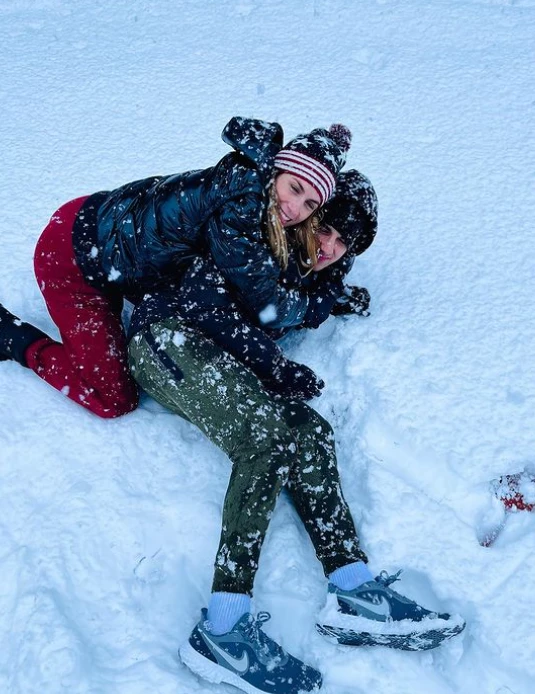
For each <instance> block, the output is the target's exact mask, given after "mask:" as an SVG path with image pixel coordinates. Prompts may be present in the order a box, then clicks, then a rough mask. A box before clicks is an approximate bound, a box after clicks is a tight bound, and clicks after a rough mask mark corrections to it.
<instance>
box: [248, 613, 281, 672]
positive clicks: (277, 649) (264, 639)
mask: <svg viewBox="0 0 535 694" xmlns="http://www.w3.org/2000/svg"><path fill="white" fill-rule="evenodd" d="M270 619H271V615H270V613H269V612H259V613H258V614H257V615H256V619H255V618H254V617H253V616H251V619H250V620H249V623H248V624H247V625H246V626H245V629H244V631H245V633H246V634H247V636H248V638H249V639H250V640H251V646H252V647H253V649H254V651H255V653H256V655H257V657H258V660H259V661H260V662H261V663H262V664H263V665H266V666H267V667H268V669H272V668H275V667H277V666H279V665H283V664H284V663H285V662H286V660H287V658H288V656H287V654H286V652H285V651H284V649H283V648H282V646H279V644H278V643H277V642H276V641H273V639H270V638H269V636H268V635H267V634H265V633H264V632H263V631H262V628H263V626H264V624H265V623H266V622H267V621H269V620H270Z"/></svg>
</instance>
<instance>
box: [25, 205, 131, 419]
mask: <svg viewBox="0 0 535 694" xmlns="http://www.w3.org/2000/svg"><path fill="white" fill-rule="evenodd" d="M86 199H87V198H85V197H84V198H77V199H76V200H71V201H70V202H68V203H66V204H65V205H63V206H62V207H60V208H59V210H57V211H56V212H55V213H54V214H53V215H52V218H51V219H50V222H49V223H48V225H47V226H46V227H45V230H44V231H43V233H42V234H41V237H40V238H39V241H38V242H37V246H36V249H35V256H34V267H35V276H36V278H37V283H38V284H39V288H40V290H41V292H42V293H43V297H44V299H45V301H46V305H47V308H48V311H49V313H50V315H51V316H52V320H53V321H54V322H55V323H56V325H57V326H58V328H59V332H60V335H61V340H62V342H55V341H54V340H52V339H51V338H49V337H47V338H43V339H41V340H38V341H37V342H34V343H33V344H32V345H30V346H29V347H28V349H27V350H26V352H25V355H24V356H25V359H26V362H27V364H28V366H29V368H30V369H32V370H33V371H35V373H36V374H37V375H38V376H40V377H41V378H42V379H43V380H44V381H46V382H47V383H49V384H50V385H51V386H53V387H54V388H56V389H57V390H59V391H61V392H62V393H63V394H64V395H66V396H67V397H68V398H70V399H71V400H74V402H77V403H78V404H79V405H82V407H85V408H87V409H88V410H90V411H91V412H93V413H94V414H96V415H98V416H99V417H106V418H110V417H119V416H120V415H122V414H126V413H127V412H131V411H132V410H133V409H135V408H136V406H137V403H138V388H137V385H136V383H135V381H134V379H133V378H132V376H131V374H130V370H129V368H128V358H127V350H126V337H125V333H124V329H123V325H122V322H121V308H122V301H120V302H117V301H114V300H113V299H112V298H110V297H108V296H106V295H105V294H102V293H101V292H99V291H98V290H97V289H94V288H93V287H91V286H89V285H88V284H87V283H86V282H85V280H84V278H83V275H82V273H81V272H80V270H79V269H78V266H77V264H76V260H75V257H74V251H73V246H72V227H73V224H74V220H75V217H76V213H77V212H78V210H79V209H80V207H81V205H82V203H83V202H84V200H86Z"/></svg>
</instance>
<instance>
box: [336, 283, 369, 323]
mask: <svg viewBox="0 0 535 694" xmlns="http://www.w3.org/2000/svg"><path fill="white" fill-rule="evenodd" d="M369 308H370V292H369V291H368V290H367V289H366V288H365V287H349V286H348V287H345V288H344V293H343V294H342V296H341V297H340V298H339V299H337V301H336V303H335V304H334V306H333V307H332V309H331V314H332V315H333V316H349V315H354V316H369V315H370V311H369Z"/></svg>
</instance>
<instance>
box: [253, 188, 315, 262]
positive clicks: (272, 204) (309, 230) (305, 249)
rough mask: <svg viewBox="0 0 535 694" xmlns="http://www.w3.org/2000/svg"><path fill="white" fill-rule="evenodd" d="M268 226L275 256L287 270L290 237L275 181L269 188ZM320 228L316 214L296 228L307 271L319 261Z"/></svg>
mask: <svg viewBox="0 0 535 694" xmlns="http://www.w3.org/2000/svg"><path fill="white" fill-rule="evenodd" d="M266 224H267V237H268V241H269V245H270V247H271V250H272V251H273V255H274V256H275V259H276V260H277V261H278V263H279V265H280V266H281V268H282V269H283V270H286V268H287V267H288V237H287V235H286V229H285V228H284V227H283V225H282V222H281V219H280V216H279V212H278V203H277V196H276V194H275V182H274V181H272V182H271V184H270V188H269V203H268V208H267V220H266ZM319 226H320V215H319V214H318V213H314V214H312V215H310V217H307V219H305V220H304V221H303V222H301V223H300V224H299V225H298V226H297V227H296V233H295V240H296V242H297V246H298V249H299V256H300V260H301V263H302V264H303V265H304V267H305V268H306V269H307V270H308V269H312V267H313V265H315V264H316V262H317V260H318V243H317V240H316V233H317V231H318V228H319Z"/></svg>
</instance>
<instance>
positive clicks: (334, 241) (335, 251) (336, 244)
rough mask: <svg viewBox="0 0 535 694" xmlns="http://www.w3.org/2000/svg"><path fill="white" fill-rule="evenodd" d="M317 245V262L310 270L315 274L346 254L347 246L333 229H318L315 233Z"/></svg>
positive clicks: (325, 227) (329, 227)
mask: <svg viewBox="0 0 535 694" xmlns="http://www.w3.org/2000/svg"><path fill="white" fill-rule="evenodd" d="M316 239H317V241H318V244H319V249H318V261H317V263H316V264H315V265H314V267H313V268H312V269H313V270H314V271H315V272H318V271H319V270H324V269H325V268H326V267H328V266H329V265H332V264H333V263H336V261H338V260H340V258H341V257H342V256H343V255H345V253H346V252H347V246H346V245H345V243H344V242H343V240H342V237H341V236H340V234H339V233H338V232H337V231H336V229H335V228H334V227H331V226H327V225H326V226H323V227H320V228H319V229H318V231H317V233H316Z"/></svg>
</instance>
